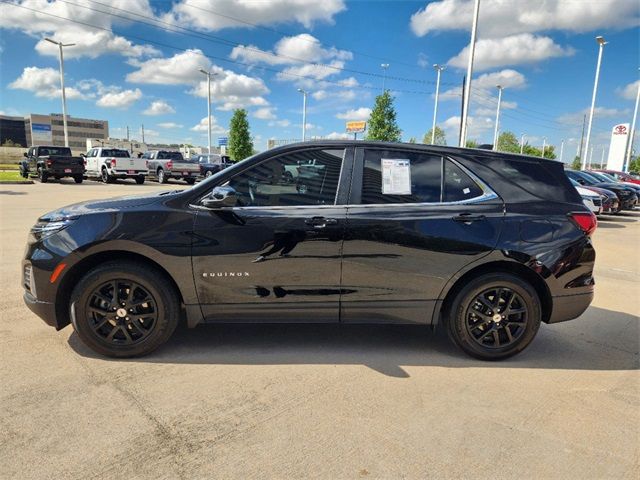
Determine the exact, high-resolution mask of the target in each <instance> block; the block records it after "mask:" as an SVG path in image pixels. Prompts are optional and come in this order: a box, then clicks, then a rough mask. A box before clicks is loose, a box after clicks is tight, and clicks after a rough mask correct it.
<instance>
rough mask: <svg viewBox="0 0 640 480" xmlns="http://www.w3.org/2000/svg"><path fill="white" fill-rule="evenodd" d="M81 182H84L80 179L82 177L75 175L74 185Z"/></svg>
mask: <svg viewBox="0 0 640 480" xmlns="http://www.w3.org/2000/svg"><path fill="white" fill-rule="evenodd" d="M82 180H84V179H83V178H82V175H76V176H75V177H73V181H74V182H76V183H82Z"/></svg>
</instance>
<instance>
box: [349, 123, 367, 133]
mask: <svg viewBox="0 0 640 480" xmlns="http://www.w3.org/2000/svg"><path fill="white" fill-rule="evenodd" d="M366 129H367V122H365V121H364V120H362V121H357V122H347V133H362V132H364V131H365V130H366Z"/></svg>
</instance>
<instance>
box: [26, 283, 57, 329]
mask: <svg viewBox="0 0 640 480" xmlns="http://www.w3.org/2000/svg"><path fill="white" fill-rule="evenodd" d="M22 298H23V300H24V303H25V304H26V305H27V307H28V308H29V310H31V311H32V312H33V313H35V314H36V315H37V316H39V317H40V318H41V319H42V320H44V322H45V323H46V324H47V325H49V326H51V327H54V328H55V329H56V330H60V329H61V328H63V327H61V326H60V325H58V322H57V321H56V306H55V304H54V303H52V302H43V301H41V300H38V299H37V298H36V297H34V296H33V295H32V294H31V293H29V292H26V291H25V292H24V295H23V296H22Z"/></svg>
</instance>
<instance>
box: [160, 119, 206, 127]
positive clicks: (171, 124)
mask: <svg viewBox="0 0 640 480" xmlns="http://www.w3.org/2000/svg"><path fill="white" fill-rule="evenodd" d="M205 120H206V117H205ZM158 126H159V127H160V128H182V127H184V125H182V124H180V123H175V122H162V123H158Z"/></svg>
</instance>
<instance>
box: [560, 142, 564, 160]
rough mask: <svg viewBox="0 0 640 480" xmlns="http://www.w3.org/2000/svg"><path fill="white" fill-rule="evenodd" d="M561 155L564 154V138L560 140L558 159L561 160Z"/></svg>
mask: <svg viewBox="0 0 640 480" xmlns="http://www.w3.org/2000/svg"><path fill="white" fill-rule="evenodd" d="M563 155H564V138H563V139H562V141H561V142H560V161H562V157H563Z"/></svg>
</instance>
